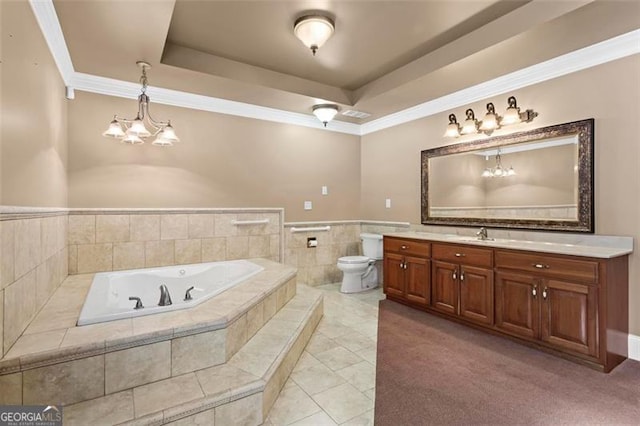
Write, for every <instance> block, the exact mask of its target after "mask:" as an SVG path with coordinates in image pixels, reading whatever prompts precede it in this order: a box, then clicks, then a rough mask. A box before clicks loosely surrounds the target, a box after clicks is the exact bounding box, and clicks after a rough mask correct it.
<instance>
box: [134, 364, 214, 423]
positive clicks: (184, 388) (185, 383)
mask: <svg viewBox="0 0 640 426" xmlns="http://www.w3.org/2000/svg"><path fill="white" fill-rule="evenodd" d="M203 397H204V393H203V392H202V389H201V388H200V385H199V383H198V379H197V378H196V376H195V374H194V373H189V374H185V375H184V376H178V377H172V378H170V379H166V380H162V381H159V382H156V383H151V384H149V385H145V386H140V387H137V388H135V389H134V390H133V402H134V406H135V414H136V417H140V416H144V415H146V414H150V413H154V412H156V411H162V410H164V409H166V408H168V407H171V406H174V405H178V404H181V403H184V402H188V401H193V400H194V399H198V398H203Z"/></svg>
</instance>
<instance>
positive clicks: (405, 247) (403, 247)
mask: <svg viewBox="0 0 640 426" xmlns="http://www.w3.org/2000/svg"><path fill="white" fill-rule="evenodd" d="M408 248H409V246H400V249H401V250H406V249H408Z"/></svg>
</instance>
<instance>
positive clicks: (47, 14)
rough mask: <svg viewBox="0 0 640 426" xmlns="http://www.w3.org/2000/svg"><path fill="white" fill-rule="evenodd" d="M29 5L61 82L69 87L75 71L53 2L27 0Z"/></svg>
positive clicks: (50, 0) (49, 0) (48, 0)
mask: <svg viewBox="0 0 640 426" xmlns="http://www.w3.org/2000/svg"><path fill="white" fill-rule="evenodd" d="M29 4H30V5H31V10H33V14H34V15H35V16H36V21H37V22H38V25H39V26H40V29H41V30H42V34H43V35H44V39H45V40H46V42H47V46H49V51H50V52H51V55H52V56H53V60H54V61H55V63H56V65H57V66H58V71H59V72H60V75H61V76H62V81H64V84H65V85H66V86H69V83H70V81H71V78H72V77H73V74H74V72H75V71H74V69H73V63H72V62H71V55H69V49H67V43H66V41H65V40H64V34H63V33H62V27H60V21H59V20H58V15H57V14H56V10H55V8H54V7H53V1H52V0H29Z"/></svg>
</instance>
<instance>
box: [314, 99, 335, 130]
mask: <svg viewBox="0 0 640 426" xmlns="http://www.w3.org/2000/svg"><path fill="white" fill-rule="evenodd" d="M312 111H313V115H315V116H316V117H318V120H320V121H321V122H322V124H324V127H327V123H328V122H330V121H331V120H333V117H335V116H336V114H337V113H338V105H336V104H319V105H314V106H313V109H312Z"/></svg>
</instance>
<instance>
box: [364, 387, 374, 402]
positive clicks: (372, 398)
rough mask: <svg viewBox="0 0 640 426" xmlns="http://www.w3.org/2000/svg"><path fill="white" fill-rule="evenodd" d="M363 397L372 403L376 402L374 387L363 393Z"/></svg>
mask: <svg viewBox="0 0 640 426" xmlns="http://www.w3.org/2000/svg"><path fill="white" fill-rule="evenodd" d="M364 396H366V397H367V398H369V399H370V400H372V401H373V402H376V388H375V387H374V388H373V389H369V390H368V391H365V392H364Z"/></svg>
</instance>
